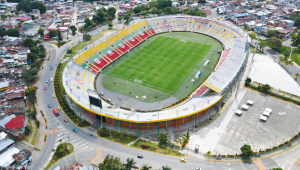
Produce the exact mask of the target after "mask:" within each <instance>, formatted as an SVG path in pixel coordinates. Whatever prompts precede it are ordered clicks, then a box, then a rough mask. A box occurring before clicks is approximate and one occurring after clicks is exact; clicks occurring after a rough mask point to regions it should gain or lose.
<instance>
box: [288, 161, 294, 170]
mask: <svg viewBox="0 0 300 170" xmlns="http://www.w3.org/2000/svg"><path fill="white" fill-rule="evenodd" d="M294 162H295V161H293V162H292V163H291V164H290V166H289V169H288V170H291V169H292V167H293V164H294Z"/></svg>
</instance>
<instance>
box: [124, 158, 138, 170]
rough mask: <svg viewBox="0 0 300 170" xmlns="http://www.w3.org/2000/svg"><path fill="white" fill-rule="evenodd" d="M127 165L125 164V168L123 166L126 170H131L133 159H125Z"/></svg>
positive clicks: (133, 164) (133, 163)
mask: <svg viewBox="0 0 300 170" xmlns="http://www.w3.org/2000/svg"><path fill="white" fill-rule="evenodd" d="M126 161H127V163H126V166H125V169H127V170H131V168H132V167H133V166H135V164H136V162H134V159H133V158H127V160H126Z"/></svg>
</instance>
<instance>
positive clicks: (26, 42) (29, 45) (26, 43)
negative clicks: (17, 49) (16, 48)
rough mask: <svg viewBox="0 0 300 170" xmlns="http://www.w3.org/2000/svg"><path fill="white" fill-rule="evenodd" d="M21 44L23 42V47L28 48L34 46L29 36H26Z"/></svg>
mask: <svg viewBox="0 0 300 170" xmlns="http://www.w3.org/2000/svg"><path fill="white" fill-rule="evenodd" d="M23 44H24V46H25V47H29V49H30V48H31V47H33V46H34V42H33V40H32V39H31V38H26V39H25V40H24V41H23Z"/></svg>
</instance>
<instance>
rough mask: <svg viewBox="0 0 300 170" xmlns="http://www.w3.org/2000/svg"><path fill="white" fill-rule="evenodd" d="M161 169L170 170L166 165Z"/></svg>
mask: <svg viewBox="0 0 300 170" xmlns="http://www.w3.org/2000/svg"><path fill="white" fill-rule="evenodd" d="M161 168H162V170H172V168H170V167H168V165H166V166H162V167H161Z"/></svg>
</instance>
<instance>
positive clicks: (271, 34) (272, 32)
mask: <svg viewBox="0 0 300 170" xmlns="http://www.w3.org/2000/svg"><path fill="white" fill-rule="evenodd" d="M279 34H280V32H279V31H278V30H268V33H267V35H266V37H278V36H279Z"/></svg>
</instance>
